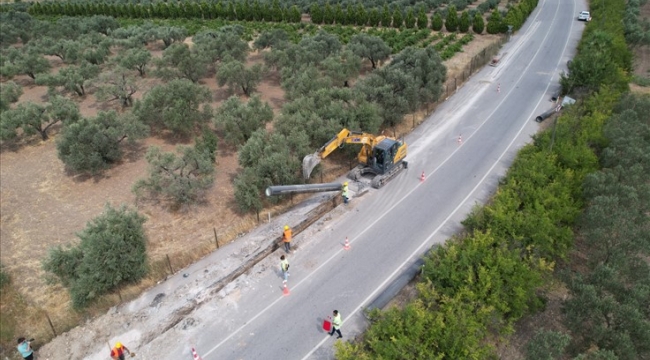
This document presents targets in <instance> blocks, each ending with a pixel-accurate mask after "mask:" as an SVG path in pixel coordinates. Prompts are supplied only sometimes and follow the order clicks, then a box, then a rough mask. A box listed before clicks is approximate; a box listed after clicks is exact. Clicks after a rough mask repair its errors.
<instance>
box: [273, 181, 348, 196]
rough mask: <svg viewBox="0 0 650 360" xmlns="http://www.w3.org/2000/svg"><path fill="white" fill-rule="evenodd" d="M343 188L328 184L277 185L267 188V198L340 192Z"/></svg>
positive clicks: (335, 184) (337, 184)
mask: <svg viewBox="0 0 650 360" xmlns="http://www.w3.org/2000/svg"><path fill="white" fill-rule="evenodd" d="M342 188H343V184H341V183H326V184H304V185H277V186H269V187H267V188H266V196H274V195H284V194H302V193H312V192H323V191H340V190H341V189H342Z"/></svg>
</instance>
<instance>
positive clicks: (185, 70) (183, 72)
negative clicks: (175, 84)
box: [154, 43, 209, 82]
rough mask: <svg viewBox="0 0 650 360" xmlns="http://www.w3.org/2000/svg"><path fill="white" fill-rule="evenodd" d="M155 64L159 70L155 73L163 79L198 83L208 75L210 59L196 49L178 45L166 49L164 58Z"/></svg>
mask: <svg viewBox="0 0 650 360" xmlns="http://www.w3.org/2000/svg"><path fill="white" fill-rule="evenodd" d="M155 63H156V66H157V69H156V70H155V72H154V73H155V74H156V76H159V77H161V78H162V79H165V80H171V79H188V80H190V81H192V82H198V81H199V80H200V79H202V78H203V77H205V75H206V74H207V73H208V63H209V58H208V57H207V56H206V55H205V54H204V53H202V52H200V51H198V50H197V49H196V48H193V49H190V47H189V46H188V45H187V44H179V43H176V44H172V45H171V46H169V47H168V48H167V49H165V51H164V52H163V56H162V58H161V59H158V60H156V61H155Z"/></svg>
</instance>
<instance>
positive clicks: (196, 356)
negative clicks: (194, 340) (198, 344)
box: [192, 348, 203, 360]
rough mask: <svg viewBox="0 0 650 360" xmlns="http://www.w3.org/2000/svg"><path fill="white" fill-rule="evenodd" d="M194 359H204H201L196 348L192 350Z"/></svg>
mask: <svg viewBox="0 0 650 360" xmlns="http://www.w3.org/2000/svg"><path fill="white" fill-rule="evenodd" d="M192 359H194V360H203V359H201V357H200V356H199V354H197V353H196V350H194V348H192Z"/></svg>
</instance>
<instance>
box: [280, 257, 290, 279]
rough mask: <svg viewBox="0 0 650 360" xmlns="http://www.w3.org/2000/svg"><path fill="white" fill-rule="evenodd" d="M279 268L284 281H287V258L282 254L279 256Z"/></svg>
mask: <svg viewBox="0 0 650 360" xmlns="http://www.w3.org/2000/svg"><path fill="white" fill-rule="evenodd" d="M280 270H282V276H284V281H283V282H285V283H286V282H287V280H289V260H287V258H286V257H285V256H284V255H282V256H280Z"/></svg>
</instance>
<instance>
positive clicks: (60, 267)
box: [43, 204, 148, 309]
mask: <svg viewBox="0 0 650 360" xmlns="http://www.w3.org/2000/svg"><path fill="white" fill-rule="evenodd" d="M145 221H146V219H145V218H144V217H142V216H141V215H139V214H138V213H137V212H136V211H134V210H129V209H127V208H126V207H125V206H122V207H120V208H118V209H115V208H113V207H111V206H110V205H109V204H107V205H106V207H105V208H104V213H102V214H101V215H100V216H98V217H96V218H95V219H93V220H91V221H90V222H88V224H87V225H86V228H85V229H84V230H83V231H81V232H80V233H78V234H77V237H79V239H80V240H81V241H80V243H79V244H78V245H76V246H72V247H70V248H68V249H64V248H62V247H57V248H53V249H51V250H50V253H49V256H48V257H47V258H46V259H45V260H44V261H43V269H44V270H45V271H47V272H49V273H50V274H51V275H54V278H53V279H55V280H58V281H59V282H61V283H62V284H63V285H64V286H66V287H68V289H69V291H70V297H71V298H72V305H73V307H74V308H77V309H78V308H83V307H85V306H87V305H88V304H89V303H90V302H92V301H94V300H96V299H97V298H99V297H100V296H101V295H102V294H105V293H107V292H109V291H112V290H115V289H116V288H118V287H119V286H121V285H123V284H127V283H134V282H137V281H139V280H140V279H142V278H143V277H144V276H145V275H146V274H147V271H148V265H147V252H146V250H147V249H146V243H147V238H146V235H145V233H144V228H143V226H142V225H143V224H144V222H145Z"/></svg>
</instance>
